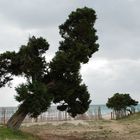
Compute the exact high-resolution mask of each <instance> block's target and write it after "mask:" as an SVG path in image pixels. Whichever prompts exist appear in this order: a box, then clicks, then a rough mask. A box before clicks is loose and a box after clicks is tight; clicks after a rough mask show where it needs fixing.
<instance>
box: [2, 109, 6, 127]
mask: <svg viewBox="0 0 140 140" xmlns="http://www.w3.org/2000/svg"><path fill="white" fill-rule="evenodd" d="M3 124H4V125H5V124H6V109H5V108H3Z"/></svg>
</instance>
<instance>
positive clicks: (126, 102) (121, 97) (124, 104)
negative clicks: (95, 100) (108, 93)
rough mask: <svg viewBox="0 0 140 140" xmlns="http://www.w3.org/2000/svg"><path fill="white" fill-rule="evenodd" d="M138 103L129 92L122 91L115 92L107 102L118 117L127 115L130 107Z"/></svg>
mask: <svg viewBox="0 0 140 140" xmlns="http://www.w3.org/2000/svg"><path fill="white" fill-rule="evenodd" d="M137 104H138V102H137V101H135V100H134V99H132V98H131V97H130V95H129V94H120V93H115V94H114V95H113V96H112V97H111V98H109V99H108V102H107V103H106V105H107V107H108V108H111V109H113V110H114V111H115V114H116V118H117V119H119V118H121V117H123V116H125V115H126V110H127V108H128V107H132V106H136V105H137Z"/></svg>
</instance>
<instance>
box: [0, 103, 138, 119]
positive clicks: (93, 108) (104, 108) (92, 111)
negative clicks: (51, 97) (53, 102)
mask: <svg viewBox="0 0 140 140" xmlns="http://www.w3.org/2000/svg"><path fill="white" fill-rule="evenodd" d="M99 108H100V111H101V114H102V115H107V114H110V113H111V112H112V111H113V110H112V109H109V108H108V107H107V106H106V105H90V107H89V109H88V111H87V112H88V113H90V114H95V112H97V110H98V109H99ZM5 110H6V115H7V116H9V117H10V116H12V115H13V113H14V112H15V111H16V110H17V107H0V118H1V117H2V116H3V114H4V111H5ZM56 110H57V109H56V106H52V107H51V108H50V109H49V110H48V111H51V112H55V111H56ZM135 111H136V112H140V104H139V105H137V106H135Z"/></svg>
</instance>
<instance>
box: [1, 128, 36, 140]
mask: <svg viewBox="0 0 140 140" xmlns="http://www.w3.org/2000/svg"><path fill="white" fill-rule="evenodd" d="M0 140H39V139H38V138H36V137H35V136H33V135H31V134H28V133H23V132H22V131H13V130H11V129H9V128H6V127H5V126H0Z"/></svg>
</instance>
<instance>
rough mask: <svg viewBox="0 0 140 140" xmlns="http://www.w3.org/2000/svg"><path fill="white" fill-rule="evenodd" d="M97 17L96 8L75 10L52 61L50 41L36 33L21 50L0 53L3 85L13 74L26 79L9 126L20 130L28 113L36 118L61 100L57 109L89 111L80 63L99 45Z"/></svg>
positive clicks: (96, 49) (90, 55)
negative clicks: (49, 58)
mask: <svg viewBox="0 0 140 140" xmlns="http://www.w3.org/2000/svg"><path fill="white" fill-rule="evenodd" d="M95 20H96V15H95V11H94V10H93V9H90V8H87V7H84V8H81V9H77V10H76V11H75V12H72V13H71V14H70V15H69V18H68V19H67V20H66V22H65V23H64V24H62V25H60V26H59V29H60V35H61V36H62V38H63V41H61V42H60V46H59V50H58V51H57V52H56V55H55V57H54V58H53V59H52V61H51V62H49V63H47V62H46V59H45V57H44V55H45V53H46V51H47V50H48V48H49V44H48V43H47V41H46V40H45V39H43V38H42V37H40V38H36V37H34V36H33V37H31V38H29V42H28V43H27V45H23V46H21V48H20V50H19V51H18V52H5V53H3V54H1V55H0V68H1V69H0V77H1V79H0V87H3V86H5V84H7V83H8V82H10V81H11V80H12V77H13V76H19V75H22V76H24V77H25V78H26V79H27V82H26V83H25V84H21V85H19V86H18V87H17V88H16V92H17V96H16V100H17V101H19V102H20V106H19V108H18V110H17V111H16V113H15V114H14V115H13V116H12V117H11V118H10V119H9V121H8V123H7V126H8V127H10V128H12V129H18V128H19V127H20V125H21V123H22V121H23V120H24V118H25V117H26V115H30V116H31V117H37V116H38V115H40V114H41V113H42V112H44V111H46V110H47V109H48V108H49V106H50V105H51V103H52V102H53V103H56V104H57V103H59V105H58V106H57V109H58V110H60V111H64V110H65V111H67V112H68V113H69V114H70V115H71V116H72V117H75V116H76V115H77V114H83V113H84V112H86V111H87V109H88V107H89V104H90V102H91V100H90V95H89V93H88V91H87V86H86V85H85V84H83V83H82V78H81V75H80V73H79V70H80V67H81V63H83V64H85V63H87V62H88V61H89V58H91V57H92V54H93V53H95V52H96V51H98V48H99V45H98V44H97V43H96V41H97V39H98V37H97V36H96V30H95V29H94V23H95Z"/></svg>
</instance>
